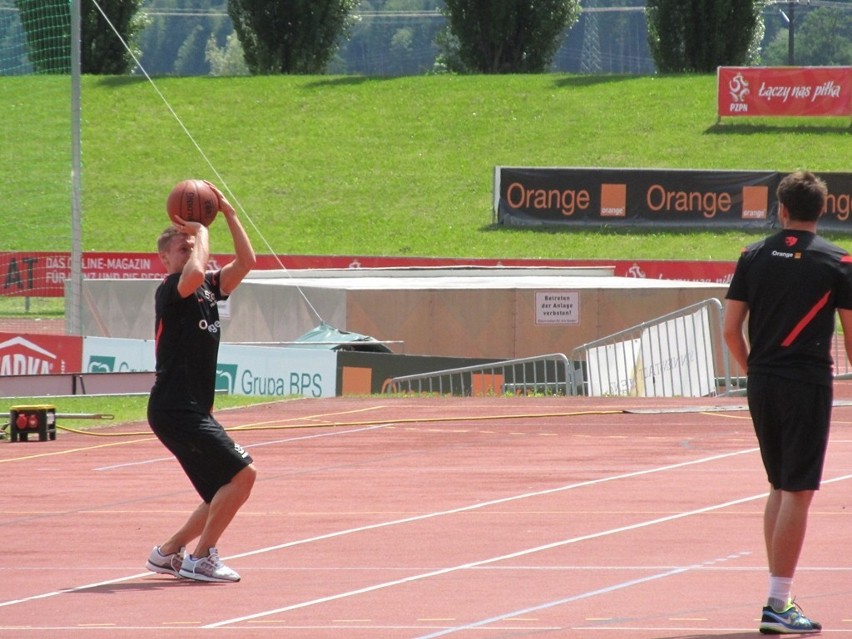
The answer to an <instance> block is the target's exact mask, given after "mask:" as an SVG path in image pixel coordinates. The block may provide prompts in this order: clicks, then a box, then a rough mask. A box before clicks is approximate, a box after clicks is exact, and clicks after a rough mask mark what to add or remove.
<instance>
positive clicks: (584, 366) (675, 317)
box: [571, 298, 733, 397]
mask: <svg viewBox="0 0 852 639" xmlns="http://www.w3.org/2000/svg"><path fill="white" fill-rule="evenodd" d="M571 361H572V362H573V366H574V379H575V386H574V388H573V389H572V393H573V394H575V395H592V396H599V397H600V396H633V397H706V396H713V395H725V394H728V393H729V392H731V391H732V390H733V389H732V386H731V375H730V365H729V357H728V350H727V348H726V347H725V346H724V343H723V340H722V303H721V302H720V301H719V300H718V299H715V298H712V299H708V300H704V301H702V302H698V303H696V304H692V305H690V306H687V307H685V308H682V309H680V310H678V311H674V312H672V313H669V314H667V315H663V316H661V317H658V318H657V319H654V320H652V321H648V322H643V323H641V324H637V325H636V326H632V327H630V328H628V329H625V330H623V331H619V332H618V333H614V334H612V335H609V336H607V337H604V338H601V339H598V340H595V341H592V342H588V343H586V344H583V345H581V346H578V347H577V348H575V349H574V351H572V354H571Z"/></svg>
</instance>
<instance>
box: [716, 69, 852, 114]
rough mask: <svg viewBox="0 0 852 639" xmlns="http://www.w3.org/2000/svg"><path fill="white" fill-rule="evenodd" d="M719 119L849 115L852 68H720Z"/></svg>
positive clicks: (851, 108) (851, 100)
mask: <svg viewBox="0 0 852 639" xmlns="http://www.w3.org/2000/svg"><path fill="white" fill-rule="evenodd" d="M716 80H717V82H716V87H717V89H716V92H717V102H718V116H719V117H720V118H721V117H726V116H841V117H843V116H846V117H848V116H852V67H719V68H718V70H717V72H716Z"/></svg>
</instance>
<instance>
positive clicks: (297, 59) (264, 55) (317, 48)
mask: <svg viewBox="0 0 852 639" xmlns="http://www.w3.org/2000/svg"><path fill="white" fill-rule="evenodd" d="M357 5H358V0H229V2H228V15H230V16H231V21H232V22H233V24H234V31H236V33H237V36H238V37H239V39H240V43H241V44H242V46H243V51H244V53H245V60H246V64H247V65H248V68H249V70H250V71H251V72H252V73H253V74H271V73H296V74H313V73H323V72H324V71H325V68H326V65H327V64H328V62H329V60H331V58H332V56H333V55H334V53H335V51H336V50H337V46H338V44H339V42H340V40H341V38H342V37H343V36H344V34H345V33H346V30H347V28H348V26H349V24H350V13H351V11H352V9H354V8H355V7H356V6H357Z"/></svg>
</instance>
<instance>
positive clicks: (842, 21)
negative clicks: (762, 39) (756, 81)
mask: <svg viewBox="0 0 852 639" xmlns="http://www.w3.org/2000/svg"><path fill="white" fill-rule="evenodd" d="M800 23H801V24H800ZM793 26H794V27H795V29H796V39H795V42H796V50H795V63H796V64H798V65H805V66H849V65H852V11H850V10H845V11H844V10H843V9H836V8H831V7H822V8H818V9H816V10H814V11H810V12H808V13H807V14H804V15H802V14H799V13H797V14H796V22H795V25H793ZM788 28H790V27H789V26H788ZM788 53H789V40H788V33H787V31H786V30H781V31H779V32H778V35H777V37H776V38H775V40H773V41H772V42H771V43H770V44H769V46H767V47H766V53H765V54H764V58H765V60H766V63H767V64H770V65H782V66H783V65H785V64H787V61H788Z"/></svg>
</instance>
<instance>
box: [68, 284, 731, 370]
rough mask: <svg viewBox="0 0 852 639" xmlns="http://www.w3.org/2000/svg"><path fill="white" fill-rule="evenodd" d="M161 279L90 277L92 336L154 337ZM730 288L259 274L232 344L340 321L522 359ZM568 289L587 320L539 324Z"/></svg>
mask: <svg viewBox="0 0 852 639" xmlns="http://www.w3.org/2000/svg"><path fill="white" fill-rule="evenodd" d="M158 284H159V281H153V280H86V281H85V282H84V283H83V293H84V301H85V304H84V307H85V308H84V311H83V317H82V318H81V324H82V326H83V331H84V334H85V335H97V336H104V337H129V338H136V339H151V338H152V337H153V332H154V302H153V298H154V290H155V289H156V287H157V285H158ZM726 291H727V286H726V285H719V284H703V283H697V282H673V281H666V280H645V279H636V278H618V277H612V276H610V275H607V274H606V271H604V272H601V271H600V270H595V269H591V270H576V269H522V268H521V269H503V268H490V269H489V268H479V269H464V268H462V269H440V270H430V269H412V270H409V269H369V270H366V269H364V270H360V271H358V270H355V271H350V270H341V271H334V272H326V271H312V272H289V273H281V272H276V273H263V272H259V273H252V275H251V276H250V278H248V279H246V281H245V282H244V283H243V284H242V286H240V288H239V289H237V291H236V292H235V293H234V295H233V296H232V297H231V300H230V302H229V304H228V308H227V312H228V313H229V315H230V316H229V317H228V316H227V314H226V317H225V318H224V319H223V322H222V323H223V335H224V339H225V341H228V342H287V341H292V340H294V339H296V338H297V337H299V336H300V335H302V334H304V333H306V332H307V331H309V330H311V329H312V328H314V327H315V326H317V325H318V324H319V323H320V321H321V320H324V321H325V322H326V323H328V324H331V325H332V326H334V327H336V328H339V329H342V330H347V331H353V332H356V333H362V334H364V335H369V336H371V337H374V338H376V339H378V340H387V341H393V342H402V344H396V345H394V346H392V347H391V348H392V349H393V350H394V351H395V352H404V353H407V354H414V355H436V356H448V357H482V358H512V357H530V356H535V355H542V354H546V353H566V354H569V355H570V352H571V351H572V350H573V349H574V348H575V347H576V346H579V345H580V344H583V343H586V342H589V341H592V340H595V339H598V338H601V337H605V336H607V335H610V334H612V333H615V332H617V331H620V330H623V329H625V328H629V327H630V326H634V325H636V324H639V323H641V322H644V321H649V320H652V319H655V318H657V317H659V316H661V315H664V314H666V313H669V312H672V311H675V310H678V309H680V308H683V307H685V306H689V305H690V304H693V303H696V302H700V301H702V300H704V299H707V298H711V297H716V298H719V299H722V298H724V295H725V292H726ZM542 292H566V293H569V294H571V295H573V296H574V298H575V299H576V300H577V302H578V305H579V308H578V312H577V314H576V323H570V324H569V323H565V324H557V325H550V324H542V323H540V322H537V314H538V311H539V310H540V309H538V308H537V301H536V293H542Z"/></svg>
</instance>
